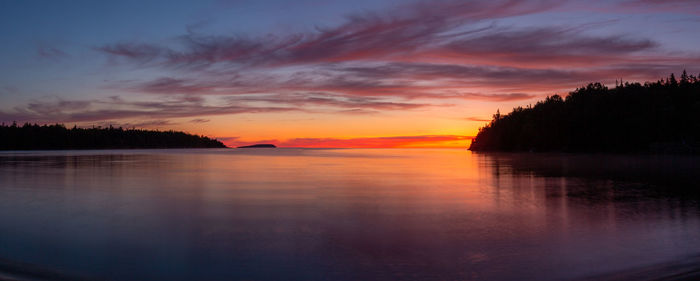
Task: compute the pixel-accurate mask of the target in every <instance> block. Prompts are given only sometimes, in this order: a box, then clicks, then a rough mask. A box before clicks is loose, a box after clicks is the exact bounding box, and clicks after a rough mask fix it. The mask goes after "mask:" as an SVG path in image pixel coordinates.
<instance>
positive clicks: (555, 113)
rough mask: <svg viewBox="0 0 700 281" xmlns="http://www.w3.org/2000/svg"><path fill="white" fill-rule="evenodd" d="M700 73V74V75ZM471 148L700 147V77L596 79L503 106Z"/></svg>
mask: <svg viewBox="0 0 700 281" xmlns="http://www.w3.org/2000/svg"><path fill="white" fill-rule="evenodd" d="M699 76H700V75H699ZM469 149H470V150H472V151H535V152H613V153H648V152H651V153H700V78H699V77H696V76H693V75H688V74H687V73H686V72H685V71H683V74H682V75H681V77H680V79H676V77H675V75H674V74H671V76H670V77H668V78H666V79H663V80H659V81H656V82H646V83H644V84H640V83H622V82H620V83H619V84H618V85H617V86H616V87H615V88H612V89H609V88H607V87H606V86H604V85H603V84H601V83H591V84H589V85H588V86H586V87H583V88H579V89H576V90H575V91H573V92H571V93H569V94H568V95H567V96H566V98H562V97H561V96H558V95H553V96H550V97H547V98H546V99H545V100H543V101H539V102H537V103H536V104H535V105H534V106H528V107H525V108H523V107H517V108H514V109H513V111H512V112H510V113H508V114H506V115H501V114H500V112H499V111H497V112H496V114H494V115H493V119H492V120H491V121H490V123H488V124H487V125H486V126H484V127H482V128H481V129H479V132H478V134H477V135H476V137H475V138H474V139H473V140H472V143H471V146H470V147H469Z"/></svg>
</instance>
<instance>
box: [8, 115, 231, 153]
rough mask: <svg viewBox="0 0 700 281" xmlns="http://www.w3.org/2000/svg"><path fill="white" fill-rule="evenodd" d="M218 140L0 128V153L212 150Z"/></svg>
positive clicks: (32, 127) (168, 133) (31, 126)
mask: <svg viewBox="0 0 700 281" xmlns="http://www.w3.org/2000/svg"><path fill="white" fill-rule="evenodd" d="M215 147H226V146H225V145H224V144H223V143H221V142H220V141H217V140H215V139H211V138H208V137H204V136H196V135H191V134H187V133H183V132H177V131H151V130H137V129H127V130H124V129H122V128H121V127H119V128H114V127H113V126H109V128H101V127H97V128H95V127H94V126H93V127H92V128H78V127H76V126H73V128H72V129H67V128H66V127H65V126H64V125H62V124H54V125H42V126H40V125H37V124H29V123H25V124H24V125H22V126H18V125H17V123H16V122H13V123H12V125H10V126H6V125H4V124H3V125H2V126H0V150H34V149H119V148H215Z"/></svg>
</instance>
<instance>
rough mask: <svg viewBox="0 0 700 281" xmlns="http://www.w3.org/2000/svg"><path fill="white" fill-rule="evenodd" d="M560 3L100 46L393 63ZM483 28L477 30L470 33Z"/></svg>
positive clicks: (428, 11)
mask: <svg viewBox="0 0 700 281" xmlns="http://www.w3.org/2000/svg"><path fill="white" fill-rule="evenodd" d="M556 3H557V1H542V0H540V1H527V2H525V1H506V0H491V1H485V0H479V1H457V0H451V1H429V2H428V1H424V2H418V3H413V4H404V5H401V6H399V7H395V8H394V9H392V10H391V11H390V12H389V11H386V12H385V13H373V12H365V13H361V14H352V15H349V16H347V17H346V20H345V22H344V23H343V24H340V25H339V26H336V27H331V28H318V29H317V30H316V32H309V33H296V34H289V35H273V34H267V35H262V36H259V37H249V36H245V35H237V36H217V35H203V34H198V33H194V32H192V31H190V32H188V33H187V34H185V35H182V36H180V38H179V40H178V41H179V42H180V43H181V45H180V46H179V48H170V47H166V46H159V45H156V44H148V43H130V42H121V43H115V44H111V45H105V46H100V47H97V48H96V49H97V50H99V51H102V52H104V53H107V54H109V55H111V56H113V57H117V58H124V59H127V60H129V61H133V62H136V63H139V64H146V63H152V64H155V65H167V66H171V67H178V68H179V67H188V68H195V69H197V68H202V67H208V66H211V65H213V64H220V63H229V64H234V65H248V66H251V65H254V66H280V65H289V64H310V63H324V62H325V63H327V62H342V61H349V60H364V59H388V58H392V57H395V56H397V55H398V56H402V57H405V56H408V55H410V54H411V53H414V52H418V51H420V50H421V49H423V48H426V47H428V48H429V47H430V46H432V45H434V44H436V43H440V42H444V41H445V40H449V39H450V38H455V37H459V36H461V35H463V34H468V33H469V32H465V31H460V32H456V33H455V32H452V33H450V32H451V31H454V30H455V29H456V28H458V27H461V26H463V25H464V24H465V23H475V22H479V21H483V20H487V19H497V18H503V17H509V16H517V15H524V14H530V13H535V12H540V11H544V10H548V9H551V8H552V7H555V6H556ZM478 30H481V28H477V29H476V30H472V31H470V32H475V31H478Z"/></svg>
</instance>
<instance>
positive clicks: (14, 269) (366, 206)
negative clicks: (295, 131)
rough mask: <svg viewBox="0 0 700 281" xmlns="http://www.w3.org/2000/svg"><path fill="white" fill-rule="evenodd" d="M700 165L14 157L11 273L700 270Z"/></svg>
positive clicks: (347, 155) (350, 154)
mask: <svg viewBox="0 0 700 281" xmlns="http://www.w3.org/2000/svg"><path fill="white" fill-rule="evenodd" d="M698 171H700V159H698V158H697V157H684V156H653V155H652V156H623V155H566V154H528V153H524V154H507V153H495V154H492V153H471V152H469V151H467V150H464V149H293V148H278V149H183V150H96V151H35V152H0V279H3V278H10V277H20V278H25V279H36V280H43V279H58V280H75V279H84V280H628V279H629V280H641V279H642V277H643V278H649V279H655V278H664V277H668V276H672V275H674V274H681V276H695V277H697V276H698V275H693V274H697V273H698V268H700V266H698V265H700V205H699V204H698V203H699V202H700V201H699V200H698V198H700V196H698V194H699V193H700V190H699V189H700V186H699V184H698V182H700V181H698V180H699V179H700V175H698ZM42 278H43V279H42ZM689 278H694V277H689ZM644 280H646V279H644Z"/></svg>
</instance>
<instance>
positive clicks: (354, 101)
mask: <svg viewBox="0 0 700 281" xmlns="http://www.w3.org/2000/svg"><path fill="white" fill-rule="evenodd" d="M226 99H227V100H229V101H232V102H264V103H271V104H286V105H293V106H298V107H308V106H330V107H341V108H354V109H358V110H363V109H364V110H366V109H375V110H409V109H415V108H420V107H427V106H434V105H433V104H427V103H408V102H393V101H386V100H385V99H380V98H377V97H363V96H352V95H342V94H334V93H326V92H303V93H299V92H297V93H287V94H257V95H246V96H243V95H238V96H230V97H227V98H226Z"/></svg>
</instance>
